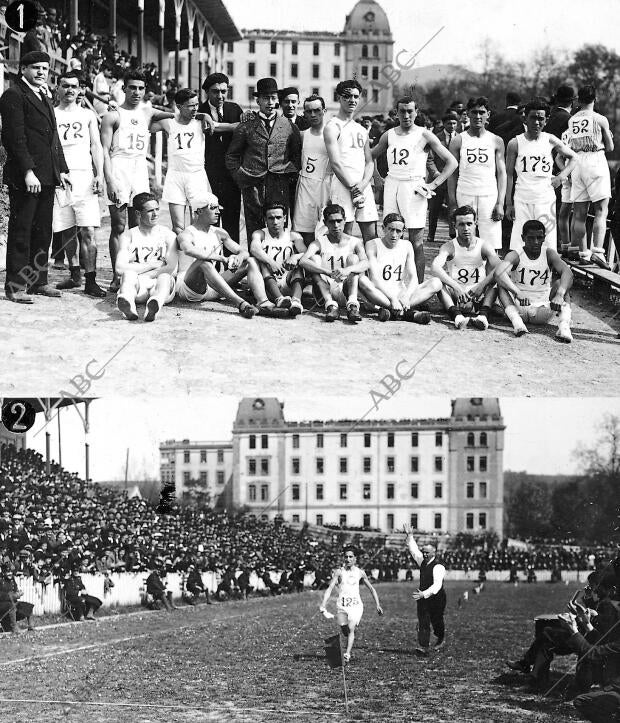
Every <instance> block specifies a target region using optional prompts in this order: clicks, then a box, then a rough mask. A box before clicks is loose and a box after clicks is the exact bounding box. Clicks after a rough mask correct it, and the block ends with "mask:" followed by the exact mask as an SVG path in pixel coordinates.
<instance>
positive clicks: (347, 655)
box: [342, 653, 351, 663]
mask: <svg viewBox="0 0 620 723" xmlns="http://www.w3.org/2000/svg"><path fill="white" fill-rule="evenodd" d="M342 659H343V660H344V662H345V663H350V662H351V653H343V654H342Z"/></svg>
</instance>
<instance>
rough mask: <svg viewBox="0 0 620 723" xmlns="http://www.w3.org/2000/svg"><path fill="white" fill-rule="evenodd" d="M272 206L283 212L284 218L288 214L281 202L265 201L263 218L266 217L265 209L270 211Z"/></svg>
mask: <svg viewBox="0 0 620 723" xmlns="http://www.w3.org/2000/svg"><path fill="white" fill-rule="evenodd" d="M274 208H279V209H280V210H281V211H282V213H283V214H284V218H286V216H287V214H288V209H287V208H286V206H285V205H284V204H283V203H280V202H279V201H272V202H271V203H267V204H265V205H264V206H263V218H265V219H266V218H267V211H272V210H273V209H274Z"/></svg>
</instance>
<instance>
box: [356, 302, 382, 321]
mask: <svg viewBox="0 0 620 723" xmlns="http://www.w3.org/2000/svg"><path fill="white" fill-rule="evenodd" d="M386 311H387V309H386ZM388 313H389V312H388ZM347 319H348V320H349V321H352V322H354V323H356V322H358V321H361V320H362V315H361V314H360V305H359V304H354V303H350V304H347Z"/></svg>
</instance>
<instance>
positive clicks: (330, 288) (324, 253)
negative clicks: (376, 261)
mask: <svg viewBox="0 0 620 723" xmlns="http://www.w3.org/2000/svg"><path fill="white" fill-rule="evenodd" d="M323 221H324V222H325V225H326V226H327V233H326V234H321V235H320V236H319V237H318V238H316V239H315V240H314V241H312V242H311V243H310V245H309V246H308V250H307V251H306V253H305V254H304V255H303V257H302V259H301V261H300V262H299V264H300V266H301V267H302V268H303V269H305V271H307V272H308V273H310V274H311V275H312V279H313V281H314V285H315V298H316V299H317V301H318V302H319V303H320V304H324V306H325V321H330V322H331V321H335V320H336V319H338V318H340V312H339V307H346V310H347V318H348V319H349V321H352V322H357V321H361V320H362V317H361V316H360V313H359V310H360V305H359V301H358V290H359V291H361V292H362V293H363V294H364V297H365V298H366V299H367V300H368V301H369V302H370V303H371V304H374V305H376V306H379V307H380V311H379V319H380V321H388V320H389V318H390V311H389V309H390V302H389V299H388V298H387V296H385V294H383V293H382V292H379V291H377V289H376V288H375V286H374V284H373V283H372V282H371V281H370V279H369V278H368V277H367V276H365V275H364V272H365V271H366V270H367V269H368V257H367V256H366V251H365V250H364V244H363V243H362V240H361V239H359V238H357V237H355V236H349V235H348V234H346V233H345V232H344V227H345V213H344V209H343V208H342V206H339V205H338V204H329V205H328V206H326V207H325V210H324V211H323Z"/></svg>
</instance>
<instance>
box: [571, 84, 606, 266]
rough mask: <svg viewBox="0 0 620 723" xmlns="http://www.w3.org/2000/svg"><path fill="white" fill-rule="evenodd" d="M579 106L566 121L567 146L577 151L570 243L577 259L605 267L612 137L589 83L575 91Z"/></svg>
mask: <svg viewBox="0 0 620 723" xmlns="http://www.w3.org/2000/svg"><path fill="white" fill-rule="evenodd" d="M577 100H578V101H579V105H580V109H579V110H578V111H577V112H576V113H575V115H573V116H572V117H571V118H570V119H569V121H568V129H567V130H568V145H569V146H570V148H571V149H572V150H573V151H575V153H576V154H577V165H576V166H575V169H574V170H573V173H572V175H571V197H570V198H571V203H572V204H573V222H572V227H571V239H572V243H573V244H575V245H578V246H579V248H580V250H579V258H580V259H581V262H582V263H584V264H587V263H589V262H590V260H592V261H595V262H596V263H597V264H599V265H600V266H603V267H604V268H609V267H608V265H607V262H606V261H605V250H604V248H603V242H604V240H605V233H606V231H607V228H606V226H607V206H608V204H609V199H610V197H611V178H610V175H609V165H608V164H607V159H606V158H605V152H606V151H613V149H614V139H613V136H612V134H611V131H610V130H609V121H608V120H607V118H605V116H603V115H601V114H600V113H596V112H595V110H594V103H595V102H596V91H595V89H594V86H592V85H584V86H583V88H579V90H578V91H577ZM590 206H592V211H593V213H594V224H593V226H592V249H591V250H588V242H587V236H586V216H587V214H588V208H589V207H590Z"/></svg>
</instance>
